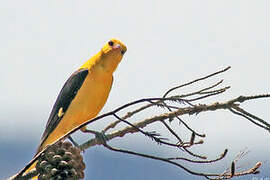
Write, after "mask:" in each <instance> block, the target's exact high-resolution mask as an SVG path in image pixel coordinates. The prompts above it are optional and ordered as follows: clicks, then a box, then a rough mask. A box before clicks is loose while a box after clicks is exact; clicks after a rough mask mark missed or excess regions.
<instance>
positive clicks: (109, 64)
mask: <svg viewBox="0 0 270 180" xmlns="http://www.w3.org/2000/svg"><path fill="white" fill-rule="evenodd" d="M126 51H127V48H126V46H125V45H124V44H123V43H122V42H121V41H119V40H117V39H111V40H110V41H108V42H107V43H106V44H105V45H104V46H103V47H102V49H101V50H100V51H99V52H98V53H97V54H96V55H94V56H93V57H92V58H90V59H89V60H88V61H86V62H85V63H84V64H83V65H82V66H81V67H80V68H79V69H78V70H77V71H75V72H74V73H73V74H72V75H71V76H70V77H69V79H68V80H67V81H66V83H65V84H64V86H63V88H62V90H61V91H60V94H59V95H58V97H57V100H56V102H55V104H54V106H53V109H52V111H51V114H50V117H49V119H48V122H47V125H46V128H45V131H44V133H43V135H42V138H41V141H40V144H39V146H38V150H37V153H38V152H40V151H42V150H43V149H44V148H45V147H46V146H47V145H49V144H52V143H54V142H56V141H57V140H58V139H59V138H60V137H62V136H63V135H65V134H66V133H68V132H69V131H70V130H72V129H73V128H75V127H77V126H79V125H81V124H82V123H84V122H86V121H87V120H89V119H92V118H94V117H96V116H97V114H98V113H99V111H100V110H101V109H102V107H103V106H104V104H105V103H106V101H107V98H108V95H109V93H110V90H111V86H112V82H113V72H114V71H115V69H116V68H117V66H118V64H119V63H120V61H121V59H122V57H123V55H124V54H125V52H126ZM81 130H82V131H87V130H86V127H84V128H82V129H81ZM34 166H35V164H34V165H33V166H31V167H30V168H29V169H28V170H27V171H29V170H31V169H32V168H33V167H34Z"/></svg>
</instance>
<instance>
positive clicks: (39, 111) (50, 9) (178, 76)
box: [0, 0, 270, 179]
mask: <svg viewBox="0 0 270 180" xmlns="http://www.w3.org/2000/svg"><path fill="white" fill-rule="evenodd" d="M269 7H270V1H266V0H261V1H248V0H220V1H213V0H212V1H211V0H197V1H195V0H193V1H192V0H191V1H181V0H177V1H159V0H156V1H153V0H151V1H143V0H137V1H124V0H113V1H105V0H101V1H94V2H93V1H90V0H80V1H74V0H65V1H63V0H47V1H36V0H35V1H34V0H26V1H21V0H10V1H7V0H3V1H1V3H0V22H1V28H0V49H1V51H0V52H1V53H0V62H1V71H0V101H1V108H0V122H1V123H0V143H4V144H12V143H13V144H14V143H16V142H18V141H20V142H27V143H30V142H31V143H33V144H38V141H39V139H40V137H41V134H42V132H43V131H44V126H45V124H46V121H47V118H48V116H49V113H50V111H51V108H52V105H53V103H54V101H55V99H56V97H57V95H58V93H59V91H60V89H61V87H62V85H63V84H64V82H65V81H66V79H67V78H68V77H69V76H70V74H71V73H72V72H73V71H75V70H76V69H77V68H78V67H79V66H80V65H81V64H82V63H83V62H84V61H86V60H87V59H89V58H90V57H91V56H92V55H94V54H95V53H97V52H98V51H99V50H100V48H101V47H102V46H103V44H104V43H106V42H107V41H108V40H109V39H110V38H112V37H114V38H118V39H120V40H121V41H123V42H124V43H125V44H126V45H127V48H128V51H127V53H126V54H125V56H124V58H123V60H122V62H121V64H120V65H119V67H118V69H117V71H116V72H115V77H114V79H115V81H114V84H113V88H112V91H111V94H110V97H109V99H108V102H107V104H106V106H105V107H104V109H103V111H102V112H106V111H109V110H112V109H114V108H116V107H117V106H120V105H122V104H124V103H126V102H129V101H132V100H135V99H138V98H142V97H150V96H161V95H162V93H164V92H165V91H166V90H167V89H168V88H170V87H172V86H175V85H178V84H181V83H185V82H188V81H190V80H193V79H195V78H198V77H201V76H203V75H207V74H209V73H212V72H215V71H217V70H220V69H222V68H224V67H227V66H232V69H231V70H230V71H229V72H227V73H226V74H224V75H222V76H219V78H216V79H215V80H216V81H218V80H220V79H224V85H230V86H231V89H230V90H229V91H228V93H226V94H225V95H223V96H222V97H220V98H218V99H211V101H210V102H214V101H215V100H228V99H229V98H233V97H237V96H239V95H255V94H263V93H269V92H270V88H269V75H270V73H269V67H270V63H269V59H270V51H269V47H270V36H269V32H270V21H269V17H270V11H269ZM211 82H215V81H211ZM209 84H210V82H209ZM205 85H207V83H205V84H204V83H202V84H199V85H198V86H197V87H198V88H200V87H204V86H205ZM180 93H181V92H180ZM269 105H270V100H258V101H255V102H251V103H245V107H246V108H247V109H248V110H249V111H250V112H252V113H254V114H256V115H259V116H260V117H262V118H263V119H265V120H267V121H268V122H269V121H270V120H269V119H270V115H269V113H268V112H269ZM189 118H190V119H192V118H193V121H192V122H191V124H192V126H193V127H194V128H196V129H197V130H198V131H199V132H202V133H206V134H207V139H206V144H205V145H203V146H202V150H203V151H205V152H208V155H209V156H211V157H215V155H217V154H219V153H220V152H222V151H223V150H224V148H227V147H230V149H231V156H230V157H234V155H235V154H236V153H237V152H238V151H239V150H241V149H244V148H246V147H247V148H249V150H250V151H251V155H250V157H249V159H248V163H250V164H249V165H253V163H254V162H256V161H259V160H263V159H267V158H268V160H269V156H266V152H267V151H266V149H268V150H269V148H270V143H269V142H270V141H269V140H270V136H269V133H267V132H265V131H264V130H262V129H260V128H257V127H255V126H253V125H252V124H250V123H249V122H248V121H246V120H244V119H241V118H239V117H236V116H234V115H232V114H230V113H229V112H228V111H219V112H216V113H215V112H212V113H210V114H203V115H199V116H197V117H195V119H194V117H186V119H185V120H187V121H188V120H189ZM135 141H136V140H135ZM136 143H138V144H137V145H138V147H140V145H141V146H142V147H144V146H143V143H141V142H140V140H137V141H136ZM119 144H121V143H119ZM7 146H8V145H7ZM14 148H15V147H14ZM147 148H149V149H151V147H147ZM34 152H35V149H33V151H32V152H27V153H28V154H27V156H28V157H29V160H30V158H31V156H32V155H33V153H34ZM252 153H253V154H252ZM3 154H4V152H3ZM8 155H9V153H8V152H5V156H8ZM0 157H1V154H0ZM0 161H1V159H0ZM2 165H3V164H0V167H1V168H0V174H4V172H6V171H7V169H5V168H4V166H2ZM22 166H23V163H22V164H19V165H18V167H17V168H20V167H22ZM265 166H266V167H268V169H269V164H266V165H265ZM149 173H151V172H149ZM6 176H7V175H4V177H6ZM269 176H270V175H269ZM1 177H2V176H1V175H0V178H1ZM192 177H193V176H192ZM101 178H102V177H101ZM114 178H115V179H118V178H117V175H116V177H114ZM176 179H177V178H176Z"/></svg>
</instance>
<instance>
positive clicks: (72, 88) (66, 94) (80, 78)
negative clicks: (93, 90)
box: [39, 69, 88, 147]
mask: <svg viewBox="0 0 270 180" xmlns="http://www.w3.org/2000/svg"><path fill="white" fill-rule="evenodd" d="M87 74H88V69H79V70H77V71H76V72H74V73H73V74H72V75H71V76H70V77H69V79H68V80H67V81H66V83H65V84H64V86H63V87H62V89H61V91H60V93H59V95H58V97H57V99H56V102H55V104H54V106H53V109H52V112H51V114H50V117H49V119H48V122H47V124H46V129H45V131H44V133H43V135H42V138H41V141H40V145H39V147H40V146H41V145H42V144H43V142H44V141H45V140H46V139H47V137H48V136H49V134H50V133H51V132H52V131H53V130H54V129H55V127H56V126H57V125H58V123H59V122H60V121H61V119H62V117H63V116H62V115H61V116H59V110H60V109H61V108H62V110H61V111H62V112H63V113H65V112H66V110H67V109H68V107H69V105H70V104H71V102H72V100H73V99H74V98H75V96H76V94H77V92H78V91H79V89H80V88H81V86H82V84H83V82H84V80H85V78H86V76H87Z"/></svg>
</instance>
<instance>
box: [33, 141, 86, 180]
mask: <svg viewBox="0 0 270 180" xmlns="http://www.w3.org/2000/svg"><path fill="white" fill-rule="evenodd" d="M36 169H37V171H38V173H39V176H38V178H39V179H40V180H45V179H46V180H47V179H50V180H63V179H65V180H66V179H67V180H77V179H83V178H84V169H85V164H84V162H83V157H82V155H81V150H80V149H79V148H77V147H74V146H72V144H71V143H70V142H58V143H56V144H55V145H53V146H51V147H49V148H48V149H47V150H46V152H44V153H43V154H42V155H41V156H40V158H39V160H38V163H37V165H36Z"/></svg>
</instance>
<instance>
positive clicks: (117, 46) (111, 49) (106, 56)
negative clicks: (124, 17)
mask: <svg viewBox="0 0 270 180" xmlns="http://www.w3.org/2000/svg"><path fill="white" fill-rule="evenodd" d="M126 51H127V47H126V46H125V45H124V44H123V43H122V42H121V41H119V40H117V39H111V40H109V41H108V42H107V43H106V44H105V45H104V46H103V47H102V49H101V51H100V53H101V61H100V63H101V65H102V66H103V68H104V69H105V70H106V71H109V72H114V71H115V69H116V68H117V65H118V64H119V63H120V61H121V60H122V57H123V55H124V54H125V52H126Z"/></svg>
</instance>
